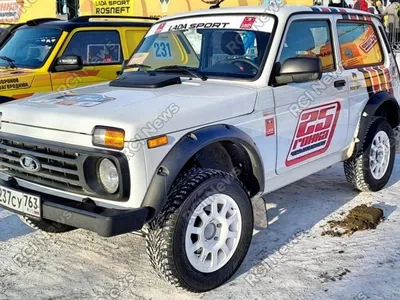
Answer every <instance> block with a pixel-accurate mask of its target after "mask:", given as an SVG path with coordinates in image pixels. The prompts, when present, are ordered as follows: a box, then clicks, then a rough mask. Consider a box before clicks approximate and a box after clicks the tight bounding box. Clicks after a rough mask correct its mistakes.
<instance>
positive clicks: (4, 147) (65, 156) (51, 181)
mask: <svg viewBox="0 0 400 300" xmlns="http://www.w3.org/2000/svg"><path fill="white" fill-rule="evenodd" d="M23 155H32V156H33V157H35V158H36V159H38V160H39V161H40V163H41V167H42V168H41V170H40V171H39V172H36V173H35V172H30V171H27V170H25V169H24V168H23V167H22V166H21V164H20V158H21V156H23ZM84 156H85V155H84ZM82 158H83V157H82V154H80V153H77V152H67V151H64V150H60V149H56V148H51V147H47V146H38V145H35V144H30V143H22V142H17V141H12V140H7V139H1V140H0V167H1V168H2V169H6V170H7V171H8V173H10V175H13V176H16V177H19V178H22V179H26V180H29V181H31V182H35V183H38V184H43V185H46V186H50V187H54V188H60V189H63V190H69V191H74V192H78V193H82V192H83V191H84V187H83V186H82V182H83V181H84V178H81V177H83V170H81V168H82Z"/></svg>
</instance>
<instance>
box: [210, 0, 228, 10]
mask: <svg viewBox="0 0 400 300" xmlns="http://www.w3.org/2000/svg"><path fill="white" fill-rule="evenodd" d="M224 1H225V0H219V1H218V0H217V3H216V4H214V5H212V6H210V9H215V8H220V7H219V5H220V4H221V3H222V2H224Z"/></svg>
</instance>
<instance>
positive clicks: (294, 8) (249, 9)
mask: <svg viewBox="0 0 400 300" xmlns="http://www.w3.org/2000/svg"><path fill="white" fill-rule="evenodd" d="M299 13H316V14H325V13H328V14H331V13H334V14H356V15H367V16H374V15H373V14H370V13H369V12H364V11H361V10H356V9H348V8H341V7H340V8H339V7H328V6H302V5H283V6H279V5H278V4H277V5H275V6H272V5H271V6H269V7H267V6H262V5H258V6H235V7H221V8H214V9H201V10H194V11H190V12H186V13H180V14H174V15H170V16H167V17H164V18H162V19H160V20H159V21H158V22H157V23H160V22H163V21H169V20H173V19H177V18H185V17H194V16H203V15H226V14H244V15H249V14H273V15H276V16H277V17H278V18H279V19H284V18H288V17H289V16H290V15H292V14H299Z"/></svg>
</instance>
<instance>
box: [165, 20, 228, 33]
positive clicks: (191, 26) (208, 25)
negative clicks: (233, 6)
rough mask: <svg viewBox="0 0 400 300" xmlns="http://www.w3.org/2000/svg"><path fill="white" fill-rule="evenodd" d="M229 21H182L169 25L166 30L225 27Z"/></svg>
mask: <svg viewBox="0 0 400 300" xmlns="http://www.w3.org/2000/svg"><path fill="white" fill-rule="evenodd" d="M229 24H230V23H229V22H225V23H222V22H209V23H192V24H188V23H184V24H177V25H174V26H171V27H170V28H169V29H168V31H178V30H187V29H199V28H226V27H227V26H228V25H229Z"/></svg>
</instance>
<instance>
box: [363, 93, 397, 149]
mask: <svg viewBox="0 0 400 300" xmlns="http://www.w3.org/2000/svg"><path fill="white" fill-rule="evenodd" d="M387 102H390V103H392V104H393V105H394V106H395V107H396V112H395V113H396V114H397V122H396V123H397V125H399V122H400V106H399V103H398V102H397V100H396V99H395V98H394V97H393V95H391V94H389V93H388V92H386V91H382V92H378V93H376V94H374V95H373V96H372V97H371V98H370V99H369V100H368V102H367V104H366V105H365V107H364V110H363V112H362V113H361V116H360V127H359V130H358V135H357V136H358V139H359V140H360V142H358V143H356V151H360V150H361V148H362V138H363V137H364V136H365V134H366V132H367V130H368V126H369V124H370V123H371V120H372V118H373V116H374V115H375V113H376V112H377V111H378V109H379V108H380V107H381V105H383V104H384V103H387ZM392 113H393V112H392Z"/></svg>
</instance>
